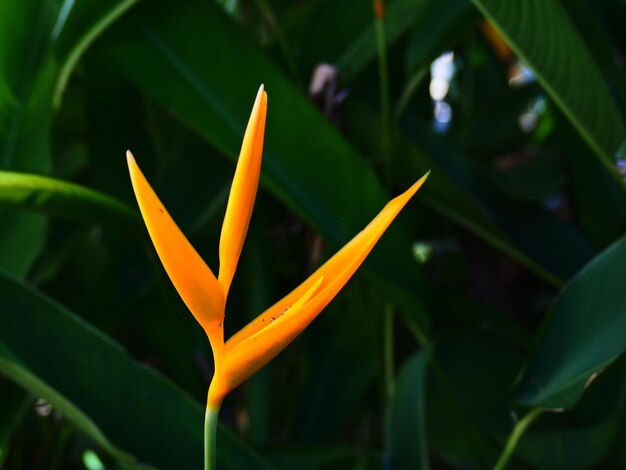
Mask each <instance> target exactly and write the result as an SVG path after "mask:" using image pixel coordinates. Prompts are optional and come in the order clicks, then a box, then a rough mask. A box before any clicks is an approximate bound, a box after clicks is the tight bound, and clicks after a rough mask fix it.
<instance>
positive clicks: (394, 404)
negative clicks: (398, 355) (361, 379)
mask: <svg viewBox="0 0 626 470" xmlns="http://www.w3.org/2000/svg"><path fill="white" fill-rule="evenodd" d="M429 356H430V354H429V352H428V351H427V350H422V351H419V352H418V353H416V354H414V355H413V356H411V358H410V359H409V360H408V361H407V362H406V364H404V366H403V367H402V369H400V372H399V374H398V378H397V379H396V383H395V386H394V392H393V398H392V399H391V403H390V404H389V420H388V423H387V429H386V437H385V440H386V447H387V453H386V457H385V458H386V465H385V467H386V468H392V469H394V468H398V469H403V468H415V469H421V468H429V465H428V446H427V445H426V384H425V381H426V370H427V367H428V362H429Z"/></svg>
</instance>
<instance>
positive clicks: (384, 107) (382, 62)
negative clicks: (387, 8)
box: [374, 15, 393, 186]
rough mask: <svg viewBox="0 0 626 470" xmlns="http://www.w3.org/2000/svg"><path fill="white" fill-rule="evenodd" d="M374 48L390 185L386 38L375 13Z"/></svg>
mask: <svg viewBox="0 0 626 470" xmlns="http://www.w3.org/2000/svg"><path fill="white" fill-rule="evenodd" d="M374 25H375V28H376V48H377V50H378V76H379V80H380V106H381V123H382V151H383V158H384V166H385V177H386V179H387V185H389V186H391V179H392V176H393V168H392V160H391V106H390V100H389V75H388V72H387V39H386V32H385V18H384V15H383V16H378V15H375V19H374Z"/></svg>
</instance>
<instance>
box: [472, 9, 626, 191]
mask: <svg viewBox="0 0 626 470" xmlns="http://www.w3.org/2000/svg"><path fill="white" fill-rule="evenodd" d="M473 3H474V4H475V5H476V6H477V7H478V8H479V9H480V10H481V11H482V12H483V14H484V15H485V16H486V17H487V19H488V20H489V21H490V22H491V23H492V24H493V25H494V26H495V28H496V29H497V30H498V31H499V32H500V33H501V34H502V36H503V38H504V39H505V41H506V42H507V43H508V44H509V46H511V48H512V49H513V50H514V51H515V52H516V53H517V54H518V55H519V56H520V57H521V58H522V59H523V60H524V61H525V62H526V64H527V65H528V66H529V67H530V68H532V70H533V72H534V73H535V75H536V77H537V80H538V81H539V83H541V85H542V86H543V87H544V88H545V90H546V91H547V93H548V94H549V95H550V97H551V98H552V99H553V100H554V101H555V102H556V104H557V105H558V106H559V108H560V109H561V111H563V113H564V114H565V115H566V116H567V118H568V119H569V120H570V121H571V123H572V124H573V125H574V127H575V128H576V129H577V130H578V132H579V133H580V134H581V135H582V137H583V138H584V139H585V140H586V142H587V143H588V144H589V146H590V147H591V149H592V150H593V151H594V152H595V154H596V155H597V156H598V158H600V160H601V161H602V162H603V163H604V165H606V166H607V167H608V168H609V169H610V170H611V172H612V173H613V175H614V176H616V177H617V178H619V179H620V181H621V178H622V177H621V175H620V174H619V173H618V172H617V169H616V167H615V164H616V162H615V160H614V155H615V153H616V152H617V150H618V148H619V146H620V144H621V143H622V141H623V140H624V137H625V136H626V128H625V127H624V121H623V119H622V117H621V116H620V113H619V111H618V109H617V107H616V105H615V103H614V100H613V98H612V97H611V94H610V92H609V90H608V88H607V85H606V82H605V80H604V77H603V76H602V75H601V73H600V71H599V69H598V67H597V65H596V63H595V61H594V59H593V57H592V55H591V53H590V52H589V49H588V48H587V45H586V44H585V42H584V41H583V39H582V38H581V36H580V35H579V33H578V31H577V30H576V28H575V26H574V25H573V23H572V21H571V20H570V18H569V16H568V15H567V13H566V11H565V10H564V9H563V7H562V6H561V5H560V3H559V2H558V1H557V0H508V1H506V2H502V1H498V0H473Z"/></svg>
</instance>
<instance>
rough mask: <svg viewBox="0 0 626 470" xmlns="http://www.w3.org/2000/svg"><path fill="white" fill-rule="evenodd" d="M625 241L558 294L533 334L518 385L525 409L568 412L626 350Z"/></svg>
mask: <svg viewBox="0 0 626 470" xmlns="http://www.w3.org/2000/svg"><path fill="white" fill-rule="evenodd" d="M624 279H626V238H622V239H620V240H619V241H618V242H616V243H614V244H613V245H612V246H611V247H609V248H608V249H606V250H605V251H603V252H602V253H601V254H600V255H598V256H597V257H596V258H594V259H593V260H592V261H591V262H590V263H589V264H588V265H587V266H586V267H585V268H583V269H582V270H581V271H580V273H579V274H578V275H577V276H576V277H575V278H574V279H572V281H571V282H570V283H569V285H568V286H567V287H566V288H565V289H564V290H563V291H562V292H561V295H560V296H559V298H558V299H557V300H556V302H555V304H554V305H553V306H552V308H551V309H550V311H549V313H548V314H547V316H546V317H545V319H544V320H543V323H542V324H541V327H540V329H539V331H538V333H537V334H536V336H535V338H534V341H533V345H532V347H531V351H530V354H529V357H528V359H527V362H526V365H525V367H524V370H523V373H522V375H521V377H520V381H519V384H518V386H517V390H516V394H515V401H516V402H517V403H519V404H521V405H526V406H541V407H546V408H568V407H570V406H572V405H574V404H575V403H576V401H577V400H578V399H579V398H580V395H581V394H582V393H583V390H584V388H585V384H587V383H588V381H589V380H590V378H591V377H592V375H593V374H595V373H598V372H600V371H601V370H602V369H603V368H604V367H606V366H607V365H608V364H610V363H611V362H612V361H614V360H615V359H616V358H617V357H618V356H619V355H620V354H622V353H623V352H624V350H626V341H624V338H626V315H624V312H626V293H625V291H624Z"/></svg>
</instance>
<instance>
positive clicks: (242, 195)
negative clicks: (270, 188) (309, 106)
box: [218, 85, 267, 298]
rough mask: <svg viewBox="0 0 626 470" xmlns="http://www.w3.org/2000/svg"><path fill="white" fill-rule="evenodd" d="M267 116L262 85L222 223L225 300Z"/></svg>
mask: <svg viewBox="0 0 626 470" xmlns="http://www.w3.org/2000/svg"><path fill="white" fill-rule="evenodd" d="M266 113H267V94H266V93H265V91H264V90H263V85H261V87H260V88H259V92H258V94H257V97H256V100H255V102H254V106H253V108H252V113H251V114H250V120H249V121H248V127H247V128H246V133H245V135H244V138H243V143H242V145H241V152H240V153H239V160H238V161H237V169H236V170H235V177H234V178H233V184H232V186H231V188H230V196H229V198H228V205H227V206H226V215H225V216H224V223H223V224H222V234H221V236H220V272H219V276H218V279H219V284H220V286H221V287H222V291H223V294H224V298H226V297H227V295H228V290H229V289H230V284H231V282H232V280H233V276H234V275H235V270H236V269H237V262H238V261H239V255H240V254H241V249H242V248H243V242H244V239H245V238H246V233H247V231H248V225H249V223H250V216H251V215H252V207H253V206H254V199H255V197H256V191H257V186H258V184H259V173H260V170H261V154H262V152H263V136H264V134H265V115H266Z"/></svg>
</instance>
